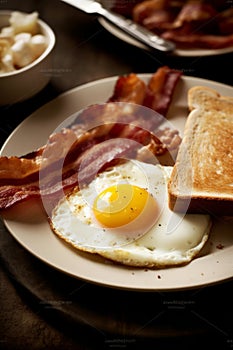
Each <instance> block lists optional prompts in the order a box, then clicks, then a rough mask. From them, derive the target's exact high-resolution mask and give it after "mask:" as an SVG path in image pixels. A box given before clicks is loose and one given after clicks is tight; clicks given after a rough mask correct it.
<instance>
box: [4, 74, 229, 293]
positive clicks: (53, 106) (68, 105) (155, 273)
mask: <svg viewBox="0 0 233 350" xmlns="http://www.w3.org/2000/svg"><path fill="white" fill-rule="evenodd" d="M149 76H150V75H148V74H143V75H140V77H141V78H143V79H145V80H147V79H148V78H149ZM115 81H116V77H111V78H107V79H102V80H98V81H95V82H92V83H88V84H86V85H83V86H80V87H77V88H75V89H72V90H70V91H68V92H66V93H64V94H62V95H61V96H59V97H58V98H56V99H55V100H53V101H51V102H49V103H48V104H46V105H44V106H43V107H41V108H40V109H38V110H37V111H36V112H34V113H33V114H32V115H31V116H30V117H28V118H27V119H26V120H24V121H23V123H21V124H20V125H19V126H18V128H16V130H15V131H14V132H13V133H12V134H11V136H10V137H9V138H8V140H7V141H6V143H5V144H4V146H3V149H2V155H8V156H9V155H22V154H25V153H27V152H30V151H32V150H34V149H36V148H37V147H39V146H41V145H43V144H44V143H45V142H46V141H47V138H48V136H49V134H50V133H51V132H52V131H53V130H54V129H55V128H56V127H57V126H58V125H59V124H60V123H61V122H62V121H63V120H65V119H66V118H67V117H68V116H70V115H71V114H73V113H75V112H77V111H78V110H80V109H82V108H84V107H85V106H88V105H90V104H92V103H101V102H105V101H106V100H107V99H108V97H109V96H110V95H111V94H112V89H113V87H114V84H115ZM195 85H205V86H209V87H212V88H215V89H217V90H218V91H219V92H220V93H222V94H223V95H230V96H233V88H231V87H229V86H227V85H223V84H219V83H215V82H212V81H208V80H203V79H199V78H193V77H182V78H181V79H180V81H179V83H178V85H177V87H176V89H175V93H174V96H173V101H172V103H171V106H170V109H169V113H168V118H169V119H170V121H171V122H172V123H173V125H174V126H175V127H177V128H179V129H180V131H181V134H182V129H183V126H184V123H185V118H186V116H187V91H188V89H189V88H191V87H192V86H195ZM5 224H6V226H7V228H8V229H9V231H10V233H11V234H12V235H13V236H14V237H15V239H16V240H17V241H18V242H19V243H20V244H21V245H22V246H23V247H25V248H26V249H27V250H28V251H29V252H31V253H32V254H34V255H35V256H37V257H38V258H39V259H41V260H42V261H44V262H46V263H47V264H49V265H50V266H53V267H54V268H56V269H58V270H60V271H63V272H64V273H67V274H69V275H71V276H74V277H77V278H80V279H83V280H85V281H88V282H91V283H95V284H99V285H104V286H109V287H112V288H122V289H128V290H141V291H143V290H145V291H169V290H170V291H171V290H182V289H189V288H196V287H201V286H206V285H211V284H214V283H217V282H221V281H226V280H229V279H231V278H232V277H233V234H232V227H233V226H232V222H231V223H230V222H229V223H224V222H223V221H221V220H219V221H218V222H216V223H215V225H214V229H213V232H212V233H211V237H210V240H209V242H208V243H207V245H206V246H205V249H204V250H203V251H202V252H201V254H200V256H199V257H198V258H196V259H195V260H193V261H192V262H191V263H190V264H188V265H186V266H184V267H176V268H169V269H161V270H152V269H141V268H129V267H125V266H121V265H116V264H113V263H110V262H109V261H106V260H104V259H102V258H98V257H95V256H93V255H89V254H86V253H79V252H78V251H76V250H74V249H73V248H71V247H70V246H67V245H66V244H65V243H64V242H63V241H61V240H60V239H58V237H56V236H55V235H54V234H53V232H52V231H51V230H50V227H49V225H48V222H47V220H43V221H41V222H37V223H36V222H30V223H29V222H18V221H10V220H5ZM220 247H222V249H220Z"/></svg>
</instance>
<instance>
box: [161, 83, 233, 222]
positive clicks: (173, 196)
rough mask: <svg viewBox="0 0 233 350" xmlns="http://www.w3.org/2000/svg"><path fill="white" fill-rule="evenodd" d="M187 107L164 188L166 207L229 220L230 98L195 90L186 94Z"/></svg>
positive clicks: (232, 180) (232, 165)
mask: <svg viewBox="0 0 233 350" xmlns="http://www.w3.org/2000/svg"><path fill="white" fill-rule="evenodd" d="M188 106H189V110H190V114H189V116H188V118H187V121H186V125H185V130H184V137H183V140H182V143H181V145H180V148H179V151H178V155H177V159H176V163H175V166H174V168H173V171H172V174H171V178H170V181H169V184H168V196H169V198H168V199H169V207H170V208H171V209H172V210H174V211H178V212H191V213H209V214H212V215H228V216H229V215H230V216H233V97H224V96H221V95H220V94H219V93H218V92H217V91H215V90H213V89H211V88H209V87H204V86H195V87H193V88H191V89H190V90H189V92H188Z"/></svg>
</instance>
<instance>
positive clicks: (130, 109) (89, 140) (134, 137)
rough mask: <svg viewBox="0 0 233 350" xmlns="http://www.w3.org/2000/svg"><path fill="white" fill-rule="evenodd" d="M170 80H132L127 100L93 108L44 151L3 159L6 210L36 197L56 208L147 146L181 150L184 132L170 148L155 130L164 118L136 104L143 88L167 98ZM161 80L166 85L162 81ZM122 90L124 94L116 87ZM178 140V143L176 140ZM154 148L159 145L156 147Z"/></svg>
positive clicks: (0, 205)
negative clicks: (165, 91) (75, 189)
mask: <svg viewBox="0 0 233 350" xmlns="http://www.w3.org/2000/svg"><path fill="white" fill-rule="evenodd" d="M162 71H164V72H165V70H162ZM166 71H167V72H169V69H167V70H166ZM162 76H163V78H164V79H163V80H162V79H161V77H162ZM165 77H166V74H165V75H163V74H162V75H161V72H160V74H158V75H155V76H154V78H153V79H152V80H151V82H150V84H151V86H149V85H150V84H149V85H148V86H146V85H145V83H144V82H143V83H142V82H141V80H139V79H138V77H136V78H135V77H134V79H133V80H132V79H131V78H132V77H131V78H130V79H129V80H128V79H126V85H127V82H128V81H130V82H131V83H132V81H133V84H131V88H130V89H128V87H127V88H126V89H124V87H123V90H121V91H124V94H123V95H124V96H123V97H122V100H123V102H122V100H121V96H119V95H118V97H117V102H119V103H111V102H108V103H105V104H102V105H93V106H90V107H88V108H87V109H86V110H84V111H82V113H81V114H79V115H78V116H77V118H76V120H75V121H74V123H73V124H72V125H70V126H69V127H68V128H64V129H62V130H61V131H60V132H57V133H56V134H52V135H51V136H50V138H49V140H48V143H47V145H44V146H43V147H41V148H40V149H38V150H36V151H34V152H32V153H29V154H27V155H25V156H22V157H0V210H1V211H3V210H4V209H8V208H11V207H13V206H14V205H16V204H18V203H22V202H24V201H27V200H28V199H30V198H37V199H41V198H43V199H46V203H48V206H49V209H48V208H47V209H48V210H50V209H51V208H50V206H53V203H54V201H57V200H58V199H59V198H60V196H61V195H63V194H64V192H65V193H66V192H67V191H69V190H70V189H71V188H73V187H74V186H80V185H85V184H86V183H88V182H89V181H91V180H92V179H93V178H94V177H95V175H96V174H97V173H98V172H99V171H102V170H103V169H104V168H105V167H106V166H108V165H109V164H112V162H116V161H117V162H118V161H119V159H122V158H137V156H138V152H139V151H140V149H142V148H147V149H148V150H150V151H151V150H153V153H154V154H155V155H161V154H164V153H165V152H166V151H167V150H168V148H169V150H170V149H171V148H174V149H176V148H177V147H178V145H179V143H180V141H181V139H180V137H179V136H178V133H176V134H174V135H173V136H172V137H171V138H170V140H169V141H168V142H167V144H166V142H161V141H160V137H162V136H163V135H159V137H157V136H156V133H155V131H156V130H157V127H158V125H159V124H160V123H161V121H162V119H163V117H162V116H161V115H159V114H158V113H156V112H155V111H153V110H152V109H149V108H146V109H145V108H144V107H143V106H141V105H140V104H135V101H136V100H137V101H138V99H137V96H142V94H141V91H142V90H143V91H144V94H143V95H144V97H143V101H144V100H145V96H147V95H148V91H154V93H160V97H161V99H162V92H163V86H166V84H167V81H168V80H167V79H166V78H165ZM119 79H120V78H119ZM157 79H160V80H161V82H160V83H158V82H157V83H156V80H157ZM134 83H136V86H138V87H140V88H138V89H136V93H135V91H134V92H133V93H132V91H131V89H134ZM169 84H171V83H169ZM116 86H117V84H116ZM118 86H119V85H118ZM174 86H175V84H174V85H173V87H174ZM145 87H146V88H145ZM127 89H128V90H127ZM141 89H142V90H141ZM116 91H119V90H117V88H116ZM125 91H128V93H125ZM127 94H128V98H127ZM115 96H116V95H115ZM135 97H136V99H135ZM140 99H141V97H140ZM124 101H127V102H133V103H131V104H128V103H125V102H124ZM155 105H156V104H155ZM151 106H153V104H151ZM173 138H174V140H175V139H176V140H175V142H172V139H173ZM150 144H153V147H152V148H151V147H150ZM172 144H173V146H172V147H170V146H171V145H172ZM143 154H144V152H143ZM141 158H143V157H142V153H141V154H140V160H142V159H141ZM145 158H146V156H145ZM84 165H85V166H84Z"/></svg>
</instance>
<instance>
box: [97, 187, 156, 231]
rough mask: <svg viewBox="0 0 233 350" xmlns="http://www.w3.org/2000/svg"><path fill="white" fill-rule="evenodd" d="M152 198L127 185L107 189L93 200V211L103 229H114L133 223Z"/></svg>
mask: <svg viewBox="0 0 233 350" xmlns="http://www.w3.org/2000/svg"><path fill="white" fill-rule="evenodd" d="M151 201H153V207H154V204H155V203H156V202H155V200H154V198H153V197H152V196H151V194H149V193H148V192H147V191H146V190H145V189H143V188H140V187H137V186H132V185H129V184H118V185H114V186H111V187H108V188H107V189H105V190H104V191H102V192H101V193H100V194H99V195H98V196H97V197H96V199H95V201H94V205H93V211H94V215H95V217H96V219H97V220H98V221H99V222H100V223H101V224H102V225H103V226H105V227H109V228H116V227H119V226H122V225H126V224H129V223H130V222H132V221H134V220H135V219H136V218H137V217H139V216H140V214H141V213H142V212H143V211H144V209H145V207H146V205H148V203H150V202H151Z"/></svg>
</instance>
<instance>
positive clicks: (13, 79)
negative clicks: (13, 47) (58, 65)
mask: <svg viewBox="0 0 233 350" xmlns="http://www.w3.org/2000/svg"><path fill="white" fill-rule="evenodd" d="M11 13H12V11H0V28H2V27H5V26H9V18H10V16H11ZM38 23H39V28H40V32H41V34H43V35H45V37H46V38H47V40H48V46H47V48H46V50H45V51H44V52H43V53H42V55H41V56H40V57H38V58H37V59H36V60H35V61H34V62H32V63H31V64H29V65H27V66H26V67H23V68H20V69H18V70H16V71H13V72H9V73H4V74H1V75H0V105H9V104H13V103H17V102H22V101H24V100H26V99H28V98H30V97H32V96H34V95H35V94H36V93H38V92H39V91H40V90H42V89H43V88H44V87H45V86H46V85H47V84H48V82H49V80H50V78H51V72H52V51H53V49H54V46H55V41H56V38H55V35H54V32H53V30H52V29H51V28H50V27H49V26H48V25H47V24H46V23H45V22H44V21H42V20H41V19H38Z"/></svg>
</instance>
